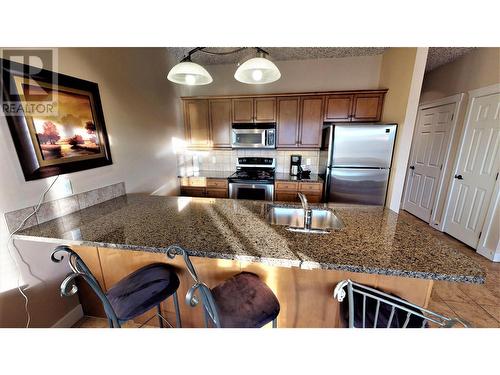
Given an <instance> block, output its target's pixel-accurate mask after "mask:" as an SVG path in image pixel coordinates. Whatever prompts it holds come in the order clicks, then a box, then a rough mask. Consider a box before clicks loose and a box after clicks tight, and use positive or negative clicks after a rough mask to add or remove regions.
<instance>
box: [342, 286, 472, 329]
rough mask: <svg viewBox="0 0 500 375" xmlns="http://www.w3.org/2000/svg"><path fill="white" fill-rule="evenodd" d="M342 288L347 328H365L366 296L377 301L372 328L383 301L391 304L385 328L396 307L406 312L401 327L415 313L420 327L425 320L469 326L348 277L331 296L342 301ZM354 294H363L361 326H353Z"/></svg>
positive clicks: (440, 323)
mask: <svg viewBox="0 0 500 375" xmlns="http://www.w3.org/2000/svg"><path fill="white" fill-rule="evenodd" d="M344 288H346V289H347V300H348V304H349V328H366V326H365V317H366V299H367V298H372V299H374V300H376V301H377V305H376V308H375V320H374V325H373V328H377V320H378V316H379V307H380V304H381V303H385V304H388V305H390V306H392V309H391V314H390V316H389V322H388V324H387V327H385V328H389V327H390V326H391V323H392V320H393V318H394V315H395V312H396V309H398V310H402V311H404V312H406V319H405V322H404V324H403V327H402V328H407V326H408V323H409V322H410V318H411V316H412V315H415V316H417V317H419V318H421V319H422V326H421V327H420V328H425V327H426V323H427V322H431V323H435V324H437V325H439V326H440V327H443V328H451V327H453V326H455V325H457V324H462V325H463V326H464V327H465V328H469V324H468V323H467V322H465V321H463V320H461V319H458V318H449V317H446V316H444V315H441V314H438V313H436V312H433V311H431V310H428V309H425V308H423V307H421V306H418V305H415V304H413V303H411V302H408V301H405V300H403V299H401V298H398V297H395V296H392V295H390V294H387V293H384V292H381V291H380V290H377V289H374V288H370V287H368V286H366V285H362V284H358V283H355V282H354V281H351V280H349V279H348V280H342V281H340V282H339V283H338V284H337V286H336V287H335V290H334V292H333V298H335V299H337V300H338V301H339V302H342V301H343V300H344V298H345V296H346V291H345V290H344ZM354 294H360V295H362V296H363V305H362V309H363V316H362V327H355V326H354ZM420 312H421V313H420Z"/></svg>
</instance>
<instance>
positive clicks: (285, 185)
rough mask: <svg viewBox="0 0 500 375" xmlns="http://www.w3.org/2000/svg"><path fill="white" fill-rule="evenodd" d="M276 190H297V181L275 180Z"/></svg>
mask: <svg viewBox="0 0 500 375" xmlns="http://www.w3.org/2000/svg"><path fill="white" fill-rule="evenodd" d="M275 186H276V190H281V191H297V186H298V183H297V182H293V181H292V182H290V181H276V183H275Z"/></svg>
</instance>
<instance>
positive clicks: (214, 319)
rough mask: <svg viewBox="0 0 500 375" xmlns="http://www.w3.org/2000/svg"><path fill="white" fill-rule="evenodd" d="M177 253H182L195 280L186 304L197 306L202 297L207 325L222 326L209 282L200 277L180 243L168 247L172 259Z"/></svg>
mask: <svg viewBox="0 0 500 375" xmlns="http://www.w3.org/2000/svg"><path fill="white" fill-rule="evenodd" d="M176 255H182V258H183V259H184V263H185V264H186V268H187V270H188V272H189V274H190V275H191V277H192V278H193V280H194V285H193V286H192V287H191V288H189V290H188V292H187V294H186V304H188V305H189V306H191V307H195V306H197V305H198V303H199V302H200V299H201V303H202V306H203V310H204V317H205V326H206V327H208V326H209V323H211V324H212V325H214V326H215V327H217V328H220V327H221V322H220V318H219V313H218V312H217V305H216V304H215V299H214V297H213V295H212V291H211V289H210V288H209V287H208V285H207V284H205V283H204V282H202V281H201V280H200V279H199V277H198V274H197V273H196V270H195V268H194V266H193V263H192V262H191V259H190V258H189V255H188V253H187V251H186V250H184V249H183V248H182V247H180V246H178V245H171V246H169V247H168V248H167V256H168V257H169V258H170V259H174V258H175V256H176ZM196 292H198V295H199V297H197V296H196Z"/></svg>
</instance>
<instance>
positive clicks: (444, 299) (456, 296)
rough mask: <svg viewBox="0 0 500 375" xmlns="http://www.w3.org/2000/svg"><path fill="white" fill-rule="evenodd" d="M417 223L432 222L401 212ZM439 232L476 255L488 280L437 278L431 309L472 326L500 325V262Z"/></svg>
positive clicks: (452, 244)
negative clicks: (448, 280) (472, 282)
mask: <svg viewBox="0 0 500 375" xmlns="http://www.w3.org/2000/svg"><path fill="white" fill-rule="evenodd" d="M400 215H405V217H406V218H408V219H409V220H412V221H414V222H415V225H428V224H427V223H424V222H423V221H421V220H420V219H417V218H416V217H414V216H412V215H410V214H409V213H406V212H401V213H400ZM435 232H436V236H438V237H439V238H440V239H441V240H443V241H445V242H447V243H449V244H450V245H451V246H453V247H454V248H456V249H457V250H458V251H460V252H461V253H463V254H464V255H467V256H469V257H471V258H473V259H475V260H476V261H477V262H478V263H479V264H480V265H481V266H482V267H484V269H485V270H486V282H485V283H484V284H464V283H451V282H446V281H436V282H434V287H433V290H432V295H431V301H430V304H429V306H428V308H429V310H433V311H435V312H438V313H441V314H443V315H446V316H451V317H459V318H461V319H463V320H466V321H467V322H469V323H470V325H471V326H472V327H477V328H482V327H489V328H493V327H495V328H499V327H500V263H493V262H492V261H490V260H488V259H486V258H485V257H483V256H481V255H479V254H477V253H476V251H475V250H474V249H472V248H471V247H469V246H467V245H464V244H463V243H461V242H460V241H457V240H456V239H454V238H453V237H451V236H449V235H447V234H446V233H442V232H439V231H437V230H436V231H435Z"/></svg>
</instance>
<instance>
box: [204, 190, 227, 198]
mask: <svg viewBox="0 0 500 375" xmlns="http://www.w3.org/2000/svg"><path fill="white" fill-rule="evenodd" d="M207 197H209V198H227V197H228V195H227V189H207Z"/></svg>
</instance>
